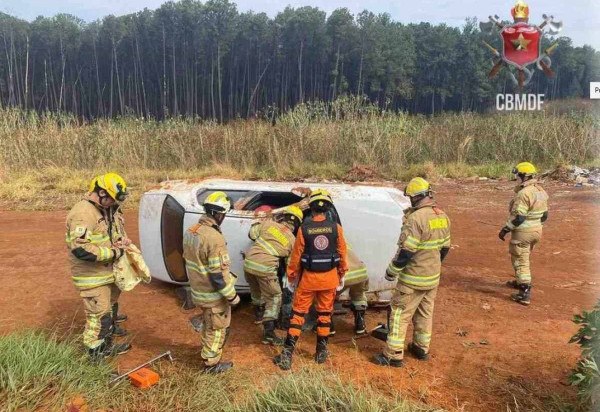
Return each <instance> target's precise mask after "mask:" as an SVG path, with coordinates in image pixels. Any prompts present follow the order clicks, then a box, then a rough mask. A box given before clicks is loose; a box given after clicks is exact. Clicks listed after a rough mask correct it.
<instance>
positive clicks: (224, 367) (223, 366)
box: [203, 362, 233, 375]
mask: <svg viewBox="0 0 600 412" xmlns="http://www.w3.org/2000/svg"><path fill="white" fill-rule="evenodd" d="M231 368H233V362H219V363H217V364H216V365H212V366H205V367H204V371H203V372H204V373H210V374H213V375H216V374H219V373H223V372H226V371H228V370H229V369H231Z"/></svg>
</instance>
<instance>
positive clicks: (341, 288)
mask: <svg viewBox="0 0 600 412" xmlns="http://www.w3.org/2000/svg"><path fill="white" fill-rule="evenodd" d="M343 289H344V278H340V283H339V285H338V287H337V288H335V291H336V292H341V291H342V290H343Z"/></svg>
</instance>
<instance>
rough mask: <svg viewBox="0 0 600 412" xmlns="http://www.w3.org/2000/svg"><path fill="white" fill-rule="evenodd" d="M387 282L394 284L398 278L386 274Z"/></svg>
mask: <svg viewBox="0 0 600 412" xmlns="http://www.w3.org/2000/svg"><path fill="white" fill-rule="evenodd" d="M385 280H387V281H388V282H394V281H395V280H396V276H392V275H390V274H389V273H387V272H385Z"/></svg>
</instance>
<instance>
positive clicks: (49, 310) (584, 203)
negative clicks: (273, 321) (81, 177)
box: [0, 181, 600, 411]
mask: <svg viewBox="0 0 600 412" xmlns="http://www.w3.org/2000/svg"><path fill="white" fill-rule="evenodd" d="M548 191H549V193H550V196H551V197H550V218H549V221H548V223H547V225H546V228H545V229H544V238H543V241H542V243H541V244H540V245H539V247H538V248H537V249H536V250H535V252H534V255H533V266H532V268H533V279H534V280H533V282H534V288H533V298H532V299H533V302H532V305H531V306H530V307H524V306H521V305H518V304H516V303H514V302H512V301H511V300H510V299H509V295H510V293H511V292H512V291H511V290H510V289H508V288H507V287H506V286H504V283H505V282H506V280H509V279H510V278H511V272H512V270H511V265H510V261H509V257H508V254H507V246H508V245H507V244H506V243H502V242H501V241H500V240H499V239H498V238H497V233H498V230H499V229H500V227H501V225H502V224H503V223H504V220H505V218H506V208H507V203H508V201H509V200H510V198H511V196H512V183H509V182H492V181H488V182H463V183H457V182H447V183H441V184H439V185H438V187H437V198H438V202H439V204H440V205H441V206H442V207H443V208H444V209H445V210H446V211H447V213H448V214H449V215H450V217H451V219H452V223H453V225H452V244H453V249H452V251H451V253H450V255H449V257H448V259H447V260H446V261H445V262H444V264H445V268H444V273H443V277H442V282H441V286H440V291H439V293H438V298H437V302H436V310H435V318H434V334H433V340H432V348H431V351H432V359H431V360H430V361H429V362H419V361H417V360H416V359H414V358H411V357H407V359H406V366H405V367H404V368H403V369H389V368H382V367H378V366H375V365H374V364H372V363H370V361H369V360H370V358H371V356H372V355H374V354H375V353H376V352H377V351H379V350H380V349H381V347H382V345H383V342H381V341H378V340H375V339H374V338H371V337H368V338H363V339H359V340H357V341H356V343H353V342H352V339H351V337H352V321H351V316H350V315H343V316H342V317H341V320H338V321H337V323H336V325H337V330H338V332H337V335H336V336H335V337H334V338H333V339H332V341H331V345H330V346H331V352H332V357H331V362H330V363H329V364H328V365H327V366H325V368H330V369H331V370H335V371H337V372H339V373H341V374H342V375H343V376H344V377H345V379H350V380H352V381H354V382H355V383H358V384H361V383H367V382H368V383H370V384H371V385H372V386H374V387H376V388H377V389H378V390H381V391H383V392H384V393H389V394H398V393H400V394H402V395H403V396H407V397H408V398H410V399H414V400H420V401H422V402H426V403H427V404H429V405H433V406H438V407H443V408H447V409H451V410H470V411H471V410H472V411H481V410H507V406H508V407H510V408H511V409H512V410H516V409H520V410H526V409H529V408H533V407H534V406H535V405H541V403H539V402H541V401H540V399H542V398H546V397H548V396H551V395H557V396H559V397H562V398H563V399H566V400H568V401H572V400H573V399H574V393H575V392H574V390H573V388H571V387H568V386H566V377H567V376H568V374H569V370H570V369H571V368H572V367H573V365H574V364H575V362H576V360H577V358H578V348H577V346H575V345H572V344H568V341H569V338H570V337H571V335H572V334H573V333H574V332H575V331H576V329H577V328H576V326H575V325H574V324H573V323H572V322H571V318H572V316H573V315H574V314H576V313H579V312H581V311H582V310H585V309H589V308H591V307H592V306H593V305H594V304H595V302H596V301H597V299H598V296H599V295H600V293H599V292H600V273H599V272H600V251H599V248H598V227H599V223H600V192H599V191H597V190H594V189H589V188H584V189H578V188H575V187H573V186H569V185H557V184H551V185H548ZM65 216H66V212H64V211H56V212H13V211H11V212H8V211H4V212H0V233H1V236H0V268H1V272H0V273H1V274H0V276H1V279H2V288H0V295H1V298H0V331H2V332H1V333H8V332H11V331H14V330H18V329H22V328H32V327H33V328H43V329H53V328H57V327H58V328H59V329H63V330H64V329H66V328H67V327H68V326H69V325H71V324H73V325H74V327H75V329H76V330H77V331H79V330H81V328H82V326H83V314H82V305H81V302H80V300H79V297H78V294H77V293H76V291H75V289H74V288H73V285H72V284H71V281H70V279H69V272H68V261H67V251H66V247H65V243H64V219H65ZM127 227H128V229H129V234H130V236H131V237H132V238H133V239H134V240H137V238H138V229H137V216H136V213H135V212H129V213H128V214H127ZM388 258H390V257H389V256H382V259H388ZM381 276H383V274H381ZM121 306H122V308H123V311H124V312H126V313H127V314H128V315H129V321H127V322H126V324H125V326H126V327H127V329H128V330H129V331H130V332H131V333H132V336H133V344H134V349H133V350H132V351H131V352H130V353H128V354H126V355H124V356H123V357H121V358H120V360H119V369H120V370H125V369H128V368H130V367H133V366H135V365H137V364H138V363H141V362H143V361H145V360H147V359H149V358H151V357H152V356H154V355H155V354H158V353H161V352H163V351H165V350H167V349H170V350H171V351H173V353H174V355H175V357H176V358H177V359H178V361H179V362H184V363H186V364H188V365H190V367H194V368H199V365H200V361H199V347H198V346H199V345H198V342H199V338H198V335H197V334H196V333H195V332H193V330H192V329H191V327H190V326H189V323H188V318H189V317H190V316H191V315H192V314H194V312H184V311H183V310H182V309H181V308H180V306H179V302H178V300H177V298H176V296H175V291H174V288H173V287H172V286H170V285H167V284H164V283H161V282H159V281H155V282H154V283H152V284H151V285H148V286H141V287H138V288H136V290H134V291H133V292H131V293H126V294H124V295H123V296H122V299H121ZM383 318H384V313H383V312H377V311H374V310H373V311H369V312H368V318H367V321H368V323H369V326H375V325H376V322H377V321H382V320H383ZM259 337H260V329H259V328H258V327H257V326H255V325H254V324H253V323H252V311H251V308H250V305H249V304H248V303H247V302H245V303H244V304H243V305H242V307H241V308H240V309H239V310H237V311H236V312H235V313H234V319H233V325H232V333H231V338H230V340H229V342H228V343H227V346H226V350H225V357H226V358H228V359H231V360H233V361H234V363H235V365H236V369H237V370H239V371H240V372H242V373H245V374H246V375H251V374H255V373H257V372H259V371H260V372H261V373H272V372H276V371H277V369H276V368H275V367H274V366H273V365H272V363H271V360H270V358H271V356H272V355H273V354H274V350H273V349H272V348H269V347H266V346H264V345H262V344H260V342H259ZM314 341H315V337H314V335H313V334H312V333H305V334H304V335H303V337H302V339H301V344H300V351H299V353H298V355H297V356H296V358H295V359H296V361H297V363H296V365H298V364H302V363H303V362H307V363H309V362H310V361H311V358H312V353H313V352H314ZM296 367H297V366H296ZM515 398H516V399H517V403H519V406H518V407H517V406H516V405H515V400H514V399H515Z"/></svg>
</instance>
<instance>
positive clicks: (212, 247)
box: [183, 192, 240, 374]
mask: <svg viewBox="0 0 600 412" xmlns="http://www.w3.org/2000/svg"><path fill="white" fill-rule="evenodd" d="M202 206H203V207H204V212H205V214H204V215H203V216H202V217H201V218H200V220H199V221H198V223H196V224H195V225H192V226H191V227H190V228H189V229H188V230H186V231H185V234H184V236H183V258H184V259H185V267H186V270H187V273H188V277H189V280H190V287H191V295H192V299H193V301H194V303H195V304H196V305H197V306H198V307H200V309H201V310H202V320H203V322H202V325H203V326H202V351H201V353H200V356H201V358H202V360H203V362H204V372H205V373H213V374H216V373H222V372H225V371H227V370H229V369H231V368H232V367H233V362H229V361H221V356H222V354H223V347H224V346H225V341H226V340H227V336H228V334H229V327H230V325H231V308H232V307H234V306H236V305H238V304H239V303H240V298H239V296H238V295H237V293H236V291H235V277H234V276H233V275H232V274H231V273H230V271H229V267H230V259H229V253H228V252H227V243H226V241H225V237H224V236H223V234H222V233H221V224H222V223H223V220H224V219H225V215H226V214H227V212H228V211H229V210H230V209H231V200H230V199H229V197H228V196H227V195H226V194H225V193H224V192H214V193H211V194H210V195H208V196H207V197H206V199H205V200H204V203H203V204H202Z"/></svg>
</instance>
